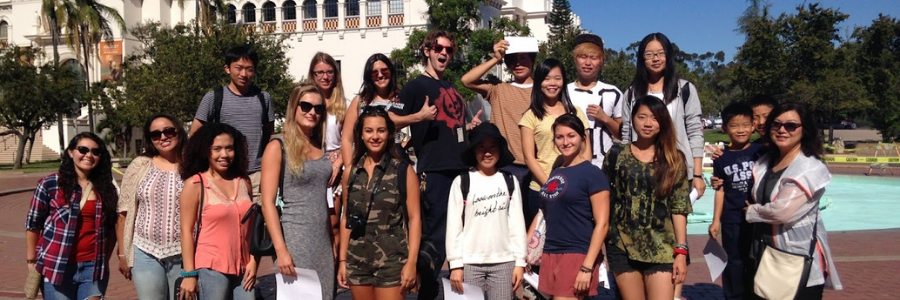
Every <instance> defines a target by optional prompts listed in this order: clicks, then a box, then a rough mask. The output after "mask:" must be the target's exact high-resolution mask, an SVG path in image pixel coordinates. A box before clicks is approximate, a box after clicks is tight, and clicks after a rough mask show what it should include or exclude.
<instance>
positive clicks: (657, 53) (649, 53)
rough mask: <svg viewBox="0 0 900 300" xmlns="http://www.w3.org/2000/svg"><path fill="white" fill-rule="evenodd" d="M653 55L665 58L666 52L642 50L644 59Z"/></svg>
mask: <svg viewBox="0 0 900 300" xmlns="http://www.w3.org/2000/svg"><path fill="white" fill-rule="evenodd" d="M654 57H659V58H666V52H665V51H659V52H656V53H652V52H644V59H653V58H654Z"/></svg>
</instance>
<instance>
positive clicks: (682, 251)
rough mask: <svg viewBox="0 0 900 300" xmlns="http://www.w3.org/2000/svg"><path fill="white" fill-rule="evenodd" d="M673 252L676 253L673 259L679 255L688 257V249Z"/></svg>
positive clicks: (676, 249) (678, 249) (677, 249)
mask: <svg viewBox="0 0 900 300" xmlns="http://www.w3.org/2000/svg"><path fill="white" fill-rule="evenodd" d="M672 252H673V253H674V254H672V257H675V256H678V255H684V256H687V255H688V251H687V249H684V248H675V249H674V250H673V251H672Z"/></svg>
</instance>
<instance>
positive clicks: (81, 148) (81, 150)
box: [75, 146, 102, 156]
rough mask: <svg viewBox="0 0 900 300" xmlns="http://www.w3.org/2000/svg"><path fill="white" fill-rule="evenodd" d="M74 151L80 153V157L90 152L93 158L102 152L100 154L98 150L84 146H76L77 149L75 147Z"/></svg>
mask: <svg viewBox="0 0 900 300" xmlns="http://www.w3.org/2000/svg"><path fill="white" fill-rule="evenodd" d="M75 150H78V153H81V155H86V154H88V152H91V154H93V155H94V156H100V154H102V152H100V148H88V147H85V146H78V147H75Z"/></svg>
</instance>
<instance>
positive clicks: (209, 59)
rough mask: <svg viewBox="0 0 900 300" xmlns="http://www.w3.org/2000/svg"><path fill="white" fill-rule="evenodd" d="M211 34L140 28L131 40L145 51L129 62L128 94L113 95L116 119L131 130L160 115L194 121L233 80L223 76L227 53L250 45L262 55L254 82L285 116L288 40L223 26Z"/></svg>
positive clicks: (180, 27)
mask: <svg viewBox="0 0 900 300" xmlns="http://www.w3.org/2000/svg"><path fill="white" fill-rule="evenodd" d="M210 30H211V31H210V32H211V34H209V35H207V34H205V33H204V32H203V30H202V28H200V27H199V26H198V25H196V24H191V25H189V26H184V25H178V26H175V27H174V28H167V27H163V26H162V25H161V24H159V23H151V24H146V25H141V26H138V27H136V28H134V29H133V30H132V35H133V36H134V37H135V38H136V39H137V40H138V41H139V42H140V43H141V46H142V47H141V48H142V51H141V52H138V53H135V54H133V55H131V56H129V57H128V58H127V59H126V63H125V66H126V70H125V73H126V74H127V75H126V76H125V77H124V79H123V83H122V84H123V85H124V86H125V87H127V89H125V92H124V93H121V94H117V93H109V95H110V97H111V98H112V99H113V100H114V101H115V103H117V104H118V106H117V109H116V110H117V112H116V113H118V114H122V116H115V117H114V120H122V121H121V122H120V123H119V124H112V123H111V124H110V125H107V126H117V128H118V127H123V126H124V127H127V126H128V125H135V124H141V122H143V121H144V120H145V119H146V118H147V117H149V116H150V115H152V114H154V113H157V112H168V113H171V114H172V115H175V116H176V117H178V118H179V119H181V120H184V121H189V120H192V119H193V117H194V113H195V112H196V111H197V106H198V105H199V104H200V99H202V98H203V95H205V94H206V93H207V92H208V91H210V90H212V89H213V88H215V87H216V86H221V85H224V84H226V83H227V82H228V81H229V78H228V75H227V74H225V72H224V71H223V66H224V57H225V52H226V51H227V50H228V49H230V48H233V47H236V46H239V45H244V44H250V45H252V47H253V48H254V50H256V52H257V54H258V56H259V63H258V64H257V67H256V77H255V78H254V80H253V83H254V84H255V85H256V86H258V87H260V88H262V89H263V90H265V91H268V92H269V93H271V95H272V99H273V100H274V102H275V114H276V115H277V116H278V117H279V118H280V117H283V115H284V113H285V110H286V105H287V99H288V96H289V94H290V91H291V89H293V87H294V86H295V83H296V82H295V81H294V79H293V78H292V77H291V76H290V75H288V66H289V63H288V62H289V59H288V58H287V56H286V51H287V49H288V46H287V45H286V44H285V43H284V40H285V39H286V36H274V35H256V34H254V33H245V32H244V31H243V30H241V29H240V28H239V27H236V26H232V25H226V24H224V23H222V22H219V23H217V24H215V25H214V26H213V27H211V28H210Z"/></svg>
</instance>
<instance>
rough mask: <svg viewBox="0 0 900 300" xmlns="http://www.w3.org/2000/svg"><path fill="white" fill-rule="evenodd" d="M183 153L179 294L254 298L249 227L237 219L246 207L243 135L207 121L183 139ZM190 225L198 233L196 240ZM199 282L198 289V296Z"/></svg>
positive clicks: (212, 299) (218, 299)
mask: <svg viewBox="0 0 900 300" xmlns="http://www.w3.org/2000/svg"><path fill="white" fill-rule="evenodd" d="M184 157H189V158H190V159H188V160H186V161H185V162H184V163H182V164H181V166H180V168H179V169H180V172H181V178H182V179H184V188H183V189H182V192H181V253H182V259H183V262H182V268H183V269H182V271H181V277H184V279H183V280H182V282H181V294H180V295H178V296H179V298H180V299H201V300H224V299H235V300H241V299H244V300H247V299H254V297H255V295H254V294H255V291H254V287H255V286H256V270H257V266H258V264H257V263H258V262H259V258H258V257H253V256H250V251H249V248H248V246H247V245H248V243H249V238H250V235H249V225H246V224H241V217H243V216H244V214H246V213H247V211H248V210H249V209H250V205H251V200H250V192H249V191H250V178H249V175H248V174H247V168H248V165H249V160H248V158H247V139H246V138H245V137H244V135H243V134H241V133H240V132H239V131H237V129H234V127H231V125H228V124H224V123H208V124H206V125H205V126H203V127H201V128H200V130H197V132H195V133H194V135H192V136H191V138H190V139H189V140H188V143H187V146H186V148H185V151H184ZM201 190H202V192H201ZM201 197H202V199H201ZM201 202H202V207H201ZM198 214H199V218H200V219H199V220H198ZM195 228H198V229H199V231H200V232H199V234H197V235H196V240H195V237H194V235H195V230H194V229H195ZM198 283H199V286H201V287H202V289H199V296H198V295H196V294H197V292H198Z"/></svg>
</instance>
